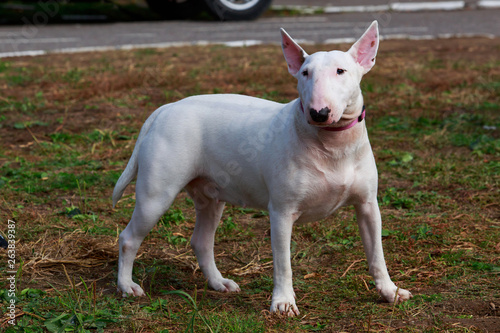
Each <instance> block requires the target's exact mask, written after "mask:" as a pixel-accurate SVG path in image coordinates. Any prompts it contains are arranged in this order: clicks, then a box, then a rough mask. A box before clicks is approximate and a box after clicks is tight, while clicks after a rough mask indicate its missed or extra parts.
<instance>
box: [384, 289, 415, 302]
mask: <svg viewBox="0 0 500 333" xmlns="http://www.w3.org/2000/svg"><path fill="white" fill-rule="evenodd" d="M378 293H379V294H380V296H382V299H383V300H384V301H385V302H388V303H400V302H404V301H407V300H409V299H410V298H412V297H413V295H412V294H411V292H409V291H408V290H406V289H401V288H398V287H396V286H392V287H390V288H384V289H380V290H378ZM396 293H397V294H396Z"/></svg>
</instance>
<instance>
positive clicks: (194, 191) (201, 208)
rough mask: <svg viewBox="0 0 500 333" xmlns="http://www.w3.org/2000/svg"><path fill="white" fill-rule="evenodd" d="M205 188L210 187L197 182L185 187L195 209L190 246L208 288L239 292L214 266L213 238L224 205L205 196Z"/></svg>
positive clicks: (202, 182) (233, 283)
mask: <svg viewBox="0 0 500 333" xmlns="http://www.w3.org/2000/svg"><path fill="white" fill-rule="evenodd" d="M206 186H210V185H209V184H207V183H206V182H204V181H198V180H194V181H193V182H191V183H190V184H189V185H188V186H186V190H187V191H188V193H189V195H190V196H191V197H192V198H193V200H194V202H195V208H196V224H195V227H194V232H193V236H192V237H191V246H192V247H193V250H194V253H195V254H196V258H197V259H198V264H199V266H200V269H201V271H202V272H203V275H205V278H206V279H207V281H208V286H209V287H210V288H212V289H214V290H217V291H222V292H232V291H240V287H239V286H238V284H236V282H234V281H233V280H230V279H225V278H224V277H223V276H222V274H221V273H220V271H219V270H218V269H217V266H216V265H215V257H214V237H215V231H216V230H217V227H218V225H219V222H220V218H221V216H222V212H223V210H224V205H225V203H224V202H222V201H218V200H217V199H216V198H211V197H209V196H207V195H205V193H203V191H204V188H205V187H206Z"/></svg>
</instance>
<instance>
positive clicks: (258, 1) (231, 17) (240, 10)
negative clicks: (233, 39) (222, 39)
mask: <svg viewBox="0 0 500 333" xmlns="http://www.w3.org/2000/svg"><path fill="white" fill-rule="evenodd" d="M204 1H205V3H206V5H207V6H208V7H209V8H210V10H211V11H212V13H213V14H215V15H216V16H217V17H218V18H219V19H221V20H225V21H238V20H253V19H256V18H257V17H259V16H260V15H261V14H262V13H263V12H264V11H265V10H266V9H267V8H268V7H269V5H270V4H271V2H272V0H247V1H243V0H204Z"/></svg>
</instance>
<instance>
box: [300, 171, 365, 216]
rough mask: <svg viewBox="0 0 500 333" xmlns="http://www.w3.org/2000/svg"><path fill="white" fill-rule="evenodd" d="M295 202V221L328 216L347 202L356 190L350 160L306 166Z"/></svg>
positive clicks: (356, 179)
mask: <svg viewBox="0 0 500 333" xmlns="http://www.w3.org/2000/svg"><path fill="white" fill-rule="evenodd" d="M308 169H309V170H307V173H306V176H305V178H306V179H304V180H303V183H304V184H305V185H306V186H305V187H304V188H305V190H304V191H303V193H301V199H300V202H299V204H298V210H299V213H300V216H301V217H300V218H299V220H298V222H302V221H303V222H308V221H313V220H318V219H322V218H325V217H327V216H329V215H331V214H332V213H333V212H334V211H335V210H337V209H338V208H340V207H342V206H344V205H346V204H348V202H349V198H350V197H351V195H352V193H353V191H356V188H357V186H356V183H357V181H358V178H356V177H355V166H354V165H353V164H352V163H345V162H344V163H335V164H330V165H328V164H326V165H323V166H320V167H318V166H315V168H308Z"/></svg>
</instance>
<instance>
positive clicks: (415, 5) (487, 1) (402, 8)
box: [271, 0, 500, 14]
mask: <svg viewBox="0 0 500 333" xmlns="http://www.w3.org/2000/svg"><path fill="white" fill-rule="evenodd" d="M494 8H500V0H479V1H477V2H475V3H471V2H469V1H465V0H459V1H438V2H392V3H388V4H384V5H367V6H365V5H360V6H307V5H273V6H271V9H272V10H292V11H298V12H300V13H301V14H319V13H324V14H336V13H372V12H385V11H392V12H420V11H447V10H464V9H494Z"/></svg>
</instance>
